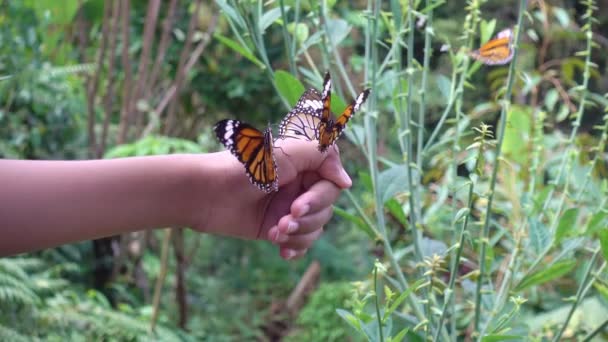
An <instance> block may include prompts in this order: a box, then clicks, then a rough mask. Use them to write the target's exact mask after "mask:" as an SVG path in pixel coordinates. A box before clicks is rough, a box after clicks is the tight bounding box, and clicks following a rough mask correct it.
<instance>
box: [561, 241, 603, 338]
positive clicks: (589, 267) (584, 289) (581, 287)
mask: <svg viewBox="0 0 608 342" xmlns="http://www.w3.org/2000/svg"><path fill="white" fill-rule="evenodd" d="M601 250H602V249H601V247H600V246H597V248H596V249H595V251H594V252H593V256H592V257H591V261H589V265H587V269H586V270H585V274H584V275H583V280H582V281H581V284H580V285H579V287H578V291H576V299H575V300H574V303H572V306H571V307H570V311H568V316H566V319H565V320H564V323H563V324H562V327H561V329H559V331H558V332H557V334H556V335H555V336H554V337H553V341H554V342H556V341H559V340H560V339H561V338H562V335H563V334H564V331H565V330H566V328H567V327H568V323H570V319H572V315H573V314H574V311H575V310H576V308H577V306H578V304H579V303H580V302H581V299H583V297H584V296H585V294H586V293H587V291H588V290H589V289H590V288H591V285H592V284H593V281H594V280H595V278H594V279H591V281H589V284H587V285H585V284H586V283H587V280H588V279H589V276H591V270H592V269H593V264H595V259H597V256H598V255H599V254H600V252H601ZM605 264H606V263H605V262H604V265H605ZM602 268H603V267H602Z"/></svg>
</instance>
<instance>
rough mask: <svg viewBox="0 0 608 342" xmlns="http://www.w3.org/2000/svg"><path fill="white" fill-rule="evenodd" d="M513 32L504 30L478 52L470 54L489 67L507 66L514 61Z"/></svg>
mask: <svg viewBox="0 0 608 342" xmlns="http://www.w3.org/2000/svg"><path fill="white" fill-rule="evenodd" d="M512 40H513V31H512V30H511V29H510V28H507V29H504V30H502V31H500V32H498V34H497V35H496V37H495V38H494V39H491V40H490V41H488V42H487V43H485V44H483V45H482V46H481V47H480V48H479V49H478V50H475V51H473V52H471V53H470V55H471V57H473V58H474V59H476V60H478V61H480V62H481V63H484V64H488V65H500V64H507V63H509V62H510V61H511V59H513V46H512Z"/></svg>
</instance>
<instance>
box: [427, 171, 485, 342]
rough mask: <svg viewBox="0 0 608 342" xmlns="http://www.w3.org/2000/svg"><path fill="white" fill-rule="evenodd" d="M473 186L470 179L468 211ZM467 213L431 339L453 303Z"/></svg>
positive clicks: (471, 199)
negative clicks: (439, 314)
mask: <svg viewBox="0 0 608 342" xmlns="http://www.w3.org/2000/svg"><path fill="white" fill-rule="evenodd" d="M474 188H475V182H474V181H473V180H471V182H470V184H469V195H468V198H469V200H468V202H469V203H468V208H469V213H470V212H471V210H473V189H474ZM469 213H467V214H466V215H465V216H464V222H463V223H462V229H461V231H460V238H459V240H458V247H457V248H456V256H455V257H454V260H452V264H451V266H450V280H449V281H448V288H447V289H446V290H445V292H444V293H445V294H446V295H445V298H444V302H443V307H442V309H441V316H439V322H438V323H437V329H436V330H435V336H434V337H433V341H439V331H440V329H441V328H443V321H444V320H445V316H446V314H447V311H448V305H450V304H451V303H453V294H454V286H455V284H456V277H457V275H458V265H459V264H460V258H461V256H462V250H463V249H464V244H465V241H464V240H465V236H466V234H465V232H466V230H467V225H468V223H469V217H470V214H469Z"/></svg>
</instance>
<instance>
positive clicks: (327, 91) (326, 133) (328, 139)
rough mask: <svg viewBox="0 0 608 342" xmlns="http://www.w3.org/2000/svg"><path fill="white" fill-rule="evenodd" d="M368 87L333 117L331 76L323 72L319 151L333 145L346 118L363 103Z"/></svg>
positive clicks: (348, 118) (343, 127) (342, 129)
mask: <svg viewBox="0 0 608 342" xmlns="http://www.w3.org/2000/svg"><path fill="white" fill-rule="evenodd" d="M369 92H370V89H365V90H364V91H363V92H361V93H360V94H359V96H357V98H356V99H355V100H354V101H353V102H352V103H351V104H350V105H348V107H346V109H344V111H343V112H342V114H341V115H340V116H338V118H336V119H334V118H333V115H332V113H331V109H330V108H331V78H330V76H329V73H327V74H325V80H324V81H323V92H322V94H321V101H322V102H323V110H322V112H321V121H320V122H319V147H318V148H319V151H321V152H326V151H327V149H328V148H329V146H331V145H333V144H334V143H335V142H336V141H337V140H338V138H340V136H341V135H342V132H344V129H345V128H346V124H347V123H348V120H350V118H351V117H352V116H353V115H354V114H355V112H356V111H358V110H359V108H360V107H361V105H363V103H365V100H366V99H367V96H368V95H369Z"/></svg>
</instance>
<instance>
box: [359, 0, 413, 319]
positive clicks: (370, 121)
mask: <svg viewBox="0 0 608 342" xmlns="http://www.w3.org/2000/svg"><path fill="white" fill-rule="evenodd" d="M372 2H373V0H368V2H367V9H368V10H367V12H368V15H369V14H370V13H371V14H372V15H370V16H368V19H369V23H368V25H367V27H368V29H366V30H365V38H366V48H365V55H366V57H369V59H368V58H366V69H365V70H366V72H367V70H370V73H371V77H370V78H371V82H369V84H370V85H371V87H372V89H375V88H376V86H377V66H378V64H377V61H378V49H377V45H376V43H375V42H376V40H377V37H378V20H379V16H380V8H381V6H382V1H381V0H375V2H374V3H373V5H372ZM370 28H371V30H370ZM366 79H367V75H366ZM366 83H367V82H366ZM376 89H377V88H376ZM377 96H378V95H377V92H374V91H372V92H371V94H370V98H369V100H368V108H369V110H370V113H369V114H368V115H366V116H365V119H364V126H365V132H366V137H367V141H366V148H367V152H368V153H367V154H368V165H369V170H370V177H371V180H372V187H373V192H374V198H375V201H374V203H375V212H376V221H377V227H378V230H379V231H380V234H382V240H383V243H384V249H385V252H386V254H387V256H388V258H389V260H390V262H391V267H392V268H393V269H394V270H395V274H396V275H397V279H398V280H399V283H400V284H401V287H402V289H401V290H402V291H407V289H409V287H410V286H409V284H408V282H407V280H406V279H405V275H404V274H403V271H402V270H401V266H400V265H399V263H398V261H397V258H396V257H395V254H394V253H393V249H392V246H391V245H390V242H389V239H387V233H386V222H385V218H384V203H383V202H382V198H381V196H380V191H379V189H378V167H377V163H378V158H377V151H376V136H377V135H376V130H377V127H376V117H375V115H376V114H375V112H376V108H377ZM407 300H408V302H409V304H410V306H411V307H412V310H413V311H414V314H415V315H416V317H417V318H418V319H419V320H420V321H423V320H424V319H425V317H424V313H423V312H422V310H421V309H420V306H419V301H418V298H417V296H415V295H414V293H412V294H411V295H410V296H408V299H407Z"/></svg>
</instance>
